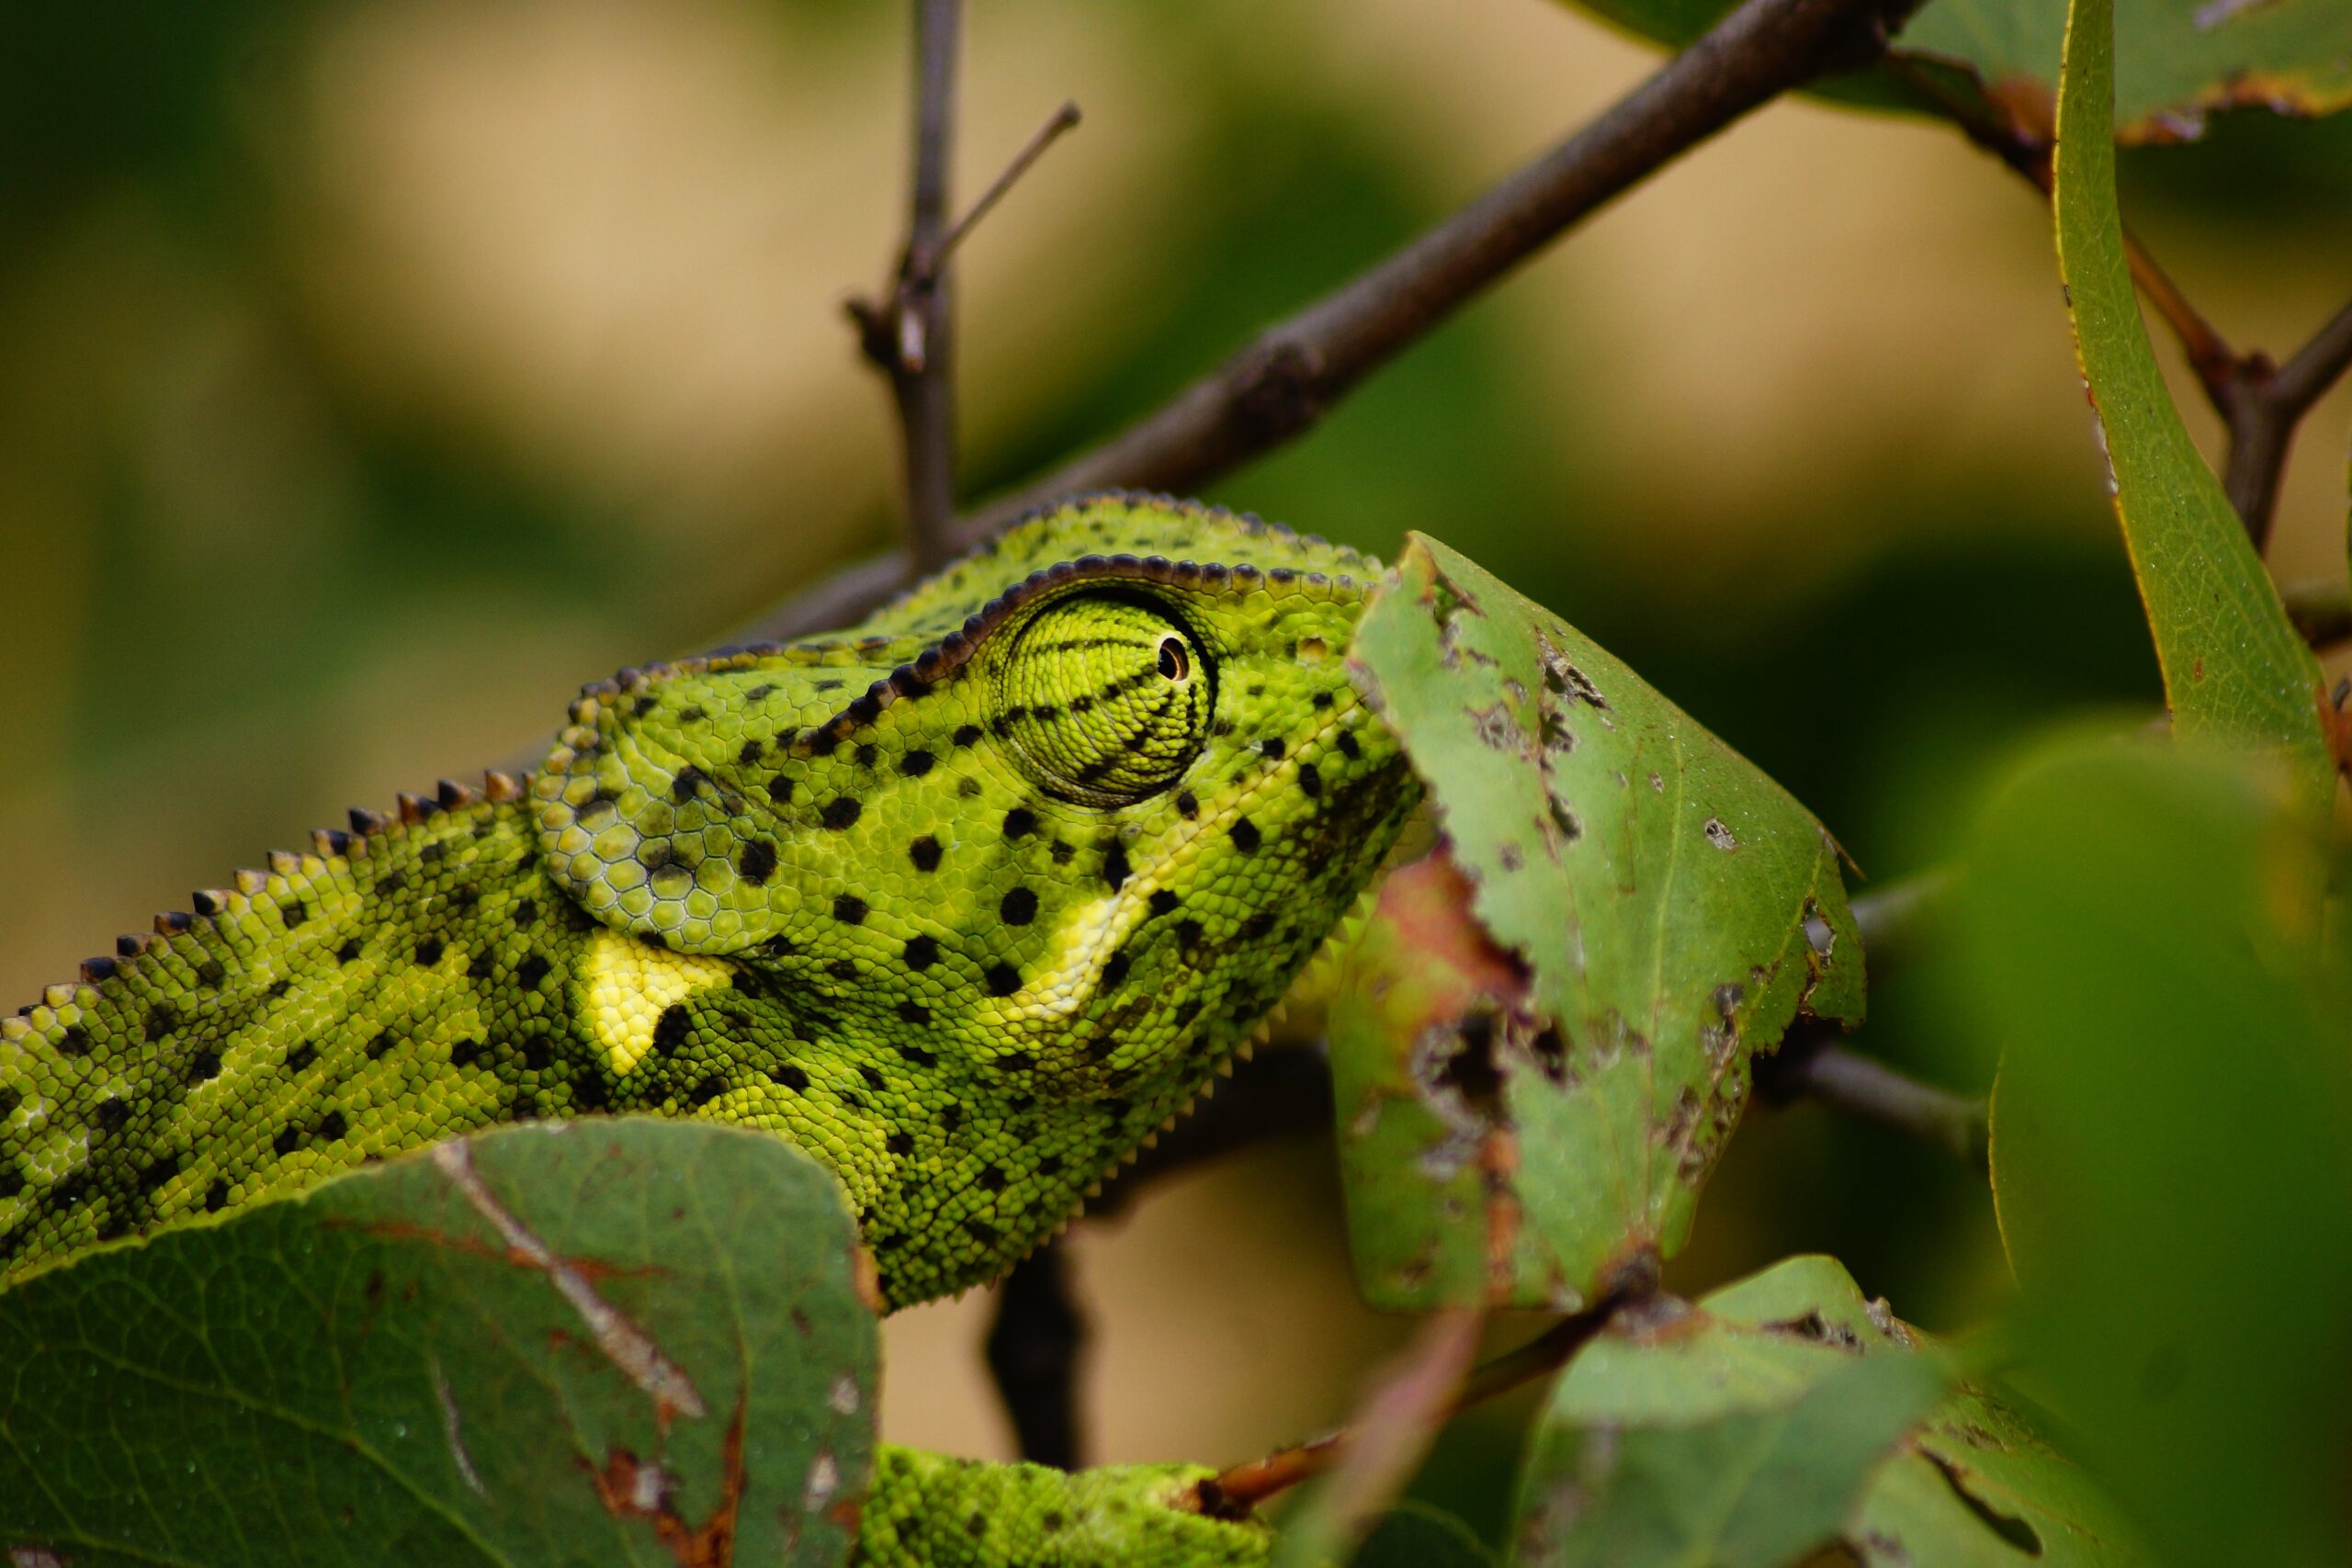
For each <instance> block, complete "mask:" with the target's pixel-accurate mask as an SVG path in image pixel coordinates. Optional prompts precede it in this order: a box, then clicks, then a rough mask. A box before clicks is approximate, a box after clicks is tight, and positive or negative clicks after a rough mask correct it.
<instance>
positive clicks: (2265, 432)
mask: <svg viewBox="0 0 2352 1568" xmlns="http://www.w3.org/2000/svg"><path fill="white" fill-rule="evenodd" d="M2347 366H2352V304H2346V306H2345V307H2344V309H2342V310H2338V311H2337V312H2336V313H2335V317H2334V319H2333V320H2331V321H2329V322H2328V323H2327V324H2326V325H2325V326H2324V327H2322V328H2320V330H2319V331H2318V332H2317V333H2313V334H2312V339H2311V341H2310V342H2308V343H2306V344H2303V346H2302V347H2301V348H2300V349H2298V350H2297V351H2296V352H2295V355H2294V357H2292V358H2291V359H2290V360H2288V361H2287V363H2286V364H2284V365H2281V366H2278V367H2276V368H2275V369H2274V368H2273V367H2272V366H2271V363H2270V359H2269V356H2268V355H2265V354H2262V353H2260V352H2258V351H2257V352H2256V353H2254V354H2250V355H2245V357H2244V358H2243V359H2241V360H2240V361H2239V363H2238V367H2237V373H2236V374H2235V375H2234V376H2233V378H2231V381H2230V385H2229V392H2228V396H2227V399H2226V400H2225V401H2224V402H2223V404H2222V419H2223V421H2224V422H2226V423H2227V424H2228V425H2229V428H2230V456H2229V461H2228V463H2227V464H2226V465H2225V466H2224V467H2223V468H2222V490H2223V491H2227V492H2228V494H2229V498H2230V504H2231V505H2232V506H2234V507H2236V508H2237V512H2238V515H2239V516H2240V517H2243V518H2245V526H2246V532H2247V533H2249V534H2251V535H2252V536H2254V547H2255V548H2256V549H2257V550H2259V549H2261V548H2262V547H2264V545H2266V544H2267V543H2268V542H2269V538H2270V523H2271V517H2272V514H2273V513H2275V512H2276V511H2277V510H2278V482H2279V479H2281V478H2282V477H2283V476H2284V475H2285V473H2286V471H2287V455H2288V453H2289V452H2290V450H2292V449H2293V446H2294V443H2295V429H2296V427H2297V426H2298V425H2299V424H2301V423H2302V418H2303V415H2305V414H2306V413H2309V412H2311V408H2312V404H2313V403H2316V402H2318V401H2319V400H2320V399H2321V398H2323V397H2324V396H2326V395H2327V389H2329V388H2330V387H2333V386H2334V385H2335V383H2336V381H2337V380H2338V379H2339V378H2341V377H2342V376H2343V374H2344V372H2345V368H2346V367H2347Z"/></svg>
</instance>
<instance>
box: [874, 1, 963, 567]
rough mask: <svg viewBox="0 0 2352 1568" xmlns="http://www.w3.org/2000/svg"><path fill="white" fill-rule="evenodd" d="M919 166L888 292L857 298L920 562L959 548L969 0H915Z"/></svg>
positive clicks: (911, 547) (911, 548) (913, 555)
mask: <svg viewBox="0 0 2352 1568" xmlns="http://www.w3.org/2000/svg"><path fill="white" fill-rule="evenodd" d="M914 12H915V116H914V118H915V124H914V175H913V178H912V180H911V181H910V187H911V196H910V201H909V213H908V220H907V243H906V247H905V249H903V250H902V251H900V252H899V270H898V276H897V279H896V281H895V282H894V283H893V284H892V285H891V287H890V289H889V291H888V298H887V299H886V300H884V301H883V302H881V303H878V304H877V303H875V302H872V301H868V300H864V299H853V300H851V301H850V302H849V307H848V309H849V313H850V318H851V320H853V321H855V322H856V323H857V326H858V343H859V346H860V347H861V348H862V349H863V350H864V351H865V357H866V358H867V359H869V360H871V361H872V362H873V363H874V364H875V366H876V367H878V368H879V369H880V370H881V371H882V372H883V374H884V375H886V376H887V377H888V378H889V381H890V394H891V397H892V398H893V400H895V401H896V402H897V404H898V408H899V431H900V434H901V435H902V437H903V439H904V443H905V447H906V473H907V516H906V526H907V542H908V554H909V558H910V560H912V561H913V562H914V564H915V566H916V568H917V570H922V571H931V570H936V569H938V568H939V567H941V566H944V565H945V564H946V563H947V561H948V560H950V559H951V558H954V556H955V555H956V548H957V547H956V543H955V538H954V535H953V533H952V525H953V523H954V521H955V515H956V379H955V332H954V320H955V318H954V312H953V310H952V309H951V308H950V307H951V290H950V287H949V276H948V267H947V248H948V247H947V237H948V232H949V231H948V222H947V182H948V174H949V163H950V160H951V158H952V156H953V154H954V151H955V127H956V55H957V52H958V45H959V43H960V41H961V34H962V31H963V16H964V9H963V0H914Z"/></svg>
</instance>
